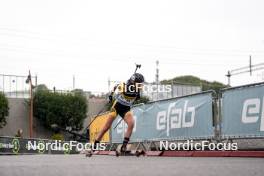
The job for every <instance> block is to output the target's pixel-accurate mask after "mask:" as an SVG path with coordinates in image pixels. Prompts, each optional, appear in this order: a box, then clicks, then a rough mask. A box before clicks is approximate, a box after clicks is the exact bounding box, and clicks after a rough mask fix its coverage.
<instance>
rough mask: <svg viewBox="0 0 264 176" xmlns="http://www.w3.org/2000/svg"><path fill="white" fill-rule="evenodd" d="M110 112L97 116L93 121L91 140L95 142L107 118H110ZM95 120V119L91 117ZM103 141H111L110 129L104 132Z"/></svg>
mask: <svg viewBox="0 0 264 176" xmlns="http://www.w3.org/2000/svg"><path fill="white" fill-rule="evenodd" d="M108 115H109V113H104V114H101V115H99V116H98V117H96V119H95V120H94V121H93V123H92V124H91V126H90V142H94V141H95V138H96V136H97V135H98V133H99V132H100V131H101V129H102V128H103V126H104V124H105V123H106V120H107V118H108ZM91 120H93V119H91ZM101 142H110V132H109V130H108V131H107V132H106V133H105V134H104V136H103V138H102V140H101Z"/></svg>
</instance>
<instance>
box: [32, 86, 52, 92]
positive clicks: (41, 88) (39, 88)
mask: <svg viewBox="0 0 264 176" xmlns="http://www.w3.org/2000/svg"><path fill="white" fill-rule="evenodd" d="M48 90H49V89H48V87H47V86H46V85H45V84H39V85H38V86H37V87H35V91H36V92H39V91H48Z"/></svg>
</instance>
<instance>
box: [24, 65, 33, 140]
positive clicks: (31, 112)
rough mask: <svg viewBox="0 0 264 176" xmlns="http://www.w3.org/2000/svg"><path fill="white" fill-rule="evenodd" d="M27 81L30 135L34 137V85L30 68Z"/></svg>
mask: <svg viewBox="0 0 264 176" xmlns="http://www.w3.org/2000/svg"><path fill="white" fill-rule="evenodd" d="M26 83H27V84H29V93H30V109H29V137H30V138H32V137H33V85H32V80H31V74H30V70H29V74H28V77H27V80H26Z"/></svg>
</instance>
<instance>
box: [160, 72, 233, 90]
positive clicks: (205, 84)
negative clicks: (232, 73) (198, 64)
mask: <svg viewBox="0 0 264 176" xmlns="http://www.w3.org/2000/svg"><path fill="white" fill-rule="evenodd" d="M161 83H162V84H172V83H174V84H176V83H180V84H190V85H196V86H201V87H202V90H203V91H206V90H215V91H216V92H217V93H218V92H219V91H220V89H223V88H226V87H228V86H227V85H225V84H223V83H220V82H217V81H213V82H210V81H206V80H203V79H200V78H198V77H195V76H191V75H187V76H179V77H175V78H173V79H169V80H163V81H161Z"/></svg>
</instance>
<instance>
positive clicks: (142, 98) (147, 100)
mask: <svg viewBox="0 0 264 176" xmlns="http://www.w3.org/2000/svg"><path fill="white" fill-rule="evenodd" d="M147 102H149V98H148V97H146V96H141V97H140V99H138V100H136V101H135V103H134V104H140V103H144V104H145V103H147Z"/></svg>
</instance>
